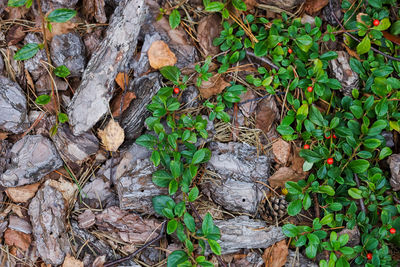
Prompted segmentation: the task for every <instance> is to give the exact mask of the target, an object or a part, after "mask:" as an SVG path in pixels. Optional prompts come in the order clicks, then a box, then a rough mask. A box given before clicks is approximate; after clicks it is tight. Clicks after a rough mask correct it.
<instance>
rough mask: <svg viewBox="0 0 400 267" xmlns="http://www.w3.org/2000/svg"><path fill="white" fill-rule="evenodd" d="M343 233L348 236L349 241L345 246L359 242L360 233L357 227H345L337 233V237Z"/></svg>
mask: <svg viewBox="0 0 400 267" xmlns="http://www.w3.org/2000/svg"><path fill="white" fill-rule="evenodd" d="M345 234H347V235H348V236H349V242H347V244H346V246H347V247H351V248H352V247H355V246H357V245H359V244H360V241H361V234H360V230H358V227H354V228H353V229H347V228H345V229H343V230H342V231H340V232H339V233H338V237H339V236H341V235H345Z"/></svg>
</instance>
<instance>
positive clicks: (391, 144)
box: [382, 131, 394, 147]
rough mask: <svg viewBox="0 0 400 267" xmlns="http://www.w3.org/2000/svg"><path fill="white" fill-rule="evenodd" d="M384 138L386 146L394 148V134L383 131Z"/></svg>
mask: <svg viewBox="0 0 400 267" xmlns="http://www.w3.org/2000/svg"><path fill="white" fill-rule="evenodd" d="M382 136H383V137H384V138H385V141H386V146H388V147H394V139H393V133H392V132H387V131H383V132H382Z"/></svg>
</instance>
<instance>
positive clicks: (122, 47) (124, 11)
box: [68, 0, 146, 134]
mask: <svg viewBox="0 0 400 267" xmlns="http://www.w3.org/2000/svg"><path fill="white" fill-rule="evenodd" d="M145 9H146V8H145V6H144V1H143V0H133V1H128V0H124V1H122V2H121V3H120V5H119V6H118V7H117V8H116V10H115V12H114V15H113V16H112V18H111V21H110V26H109V27H108V29H107V33H106V37H105V38H104V40H103V41H102V42H101V44H100V46H99V48H98V49H97V51H96V52H95V53H94V54H93V55H92V57H91V59H90V61H89V63H88V65H87V68H86V70H85V72H84V73H83V78H82V82H81V85H80V86H79V88H78V90H77V92H76V93H75V95H74V97H73V99H72V101H71V104H70V105H69V106H68V115H69V120H70V124H71V125H72V127H73V132H74V134H80V133H83V132H85V131H87V130H89V129H90V128H91V127H92V126H93V125H94V124H95V123H96V122H97V121H98V120H99V119H100V118H101V117H103V116H104V115H105V114H106V113H107V112H108V110H109V105H108V102H109V100H110V99H111V98H112V95H113V84H114V78H115V77H116V75H117V73H118V72H119V71H121V70H120V67H121V66H125V65H126V62H127V60H128V59H129V58H130V57H131V56H132V54H133V52H134V51H135V49H136V44H137V37H138V35H139V32H140V28H141V24H142V21H143V17H144V11H145Z"/></svg>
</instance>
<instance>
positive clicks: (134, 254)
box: [103, 221, 167, 267]
mask: <svg viewBox="0 0 400 267" xmlns="http://www.w3.org/2000/svg"><path fill="white" fill-rule="evenodd" d="M166 224H167V221H163V222H162V224H161V231H160V233H159V234H158V236H156V237H155V238H153V239H152V240H150V241H149V242H147V243H146V244H144V245H143V246H142V247H141V248H139V249H137V250H135V251H134V252H133V253H131V254H130V255H128V256H126V257H123V258H120V259H118V260H114V261H110V262H108V263H105V264H104V265H103V266H104V267H109V266H113V265H116V264H119V263H122V262H124V261H127V260H130V259H131V258H133V257H135V256H136V255H137V254H139V253H140V252H142V251H143V250H144V249H145V248H147V247H148V246H151V245H153V244H154V243H155V242H157V241H159V240H160V239H161V238H162V237H163V236H164V232H165V225H166Z"/></svg>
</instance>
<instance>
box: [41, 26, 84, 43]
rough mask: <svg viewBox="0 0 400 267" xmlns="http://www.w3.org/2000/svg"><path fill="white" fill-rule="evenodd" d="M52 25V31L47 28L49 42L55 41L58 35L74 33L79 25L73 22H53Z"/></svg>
mask: <svg viewBox="0 0 400 267" xmlns="http://www.w3.org/2000/svg"><path fill="white" fill-rule="evenodd" d="M50 24H51V31H49V29H48V28H46V39H47V40H48V41H50V40H51V39H53V37H54V36H56V35H60V34H66V33H69V32H72V31H73V30H74V29H75V28H76V26H78V24H77V23H73V22H71V21H67V22H63V23H59V22H52V23H50Z"/></svg>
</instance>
